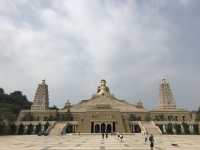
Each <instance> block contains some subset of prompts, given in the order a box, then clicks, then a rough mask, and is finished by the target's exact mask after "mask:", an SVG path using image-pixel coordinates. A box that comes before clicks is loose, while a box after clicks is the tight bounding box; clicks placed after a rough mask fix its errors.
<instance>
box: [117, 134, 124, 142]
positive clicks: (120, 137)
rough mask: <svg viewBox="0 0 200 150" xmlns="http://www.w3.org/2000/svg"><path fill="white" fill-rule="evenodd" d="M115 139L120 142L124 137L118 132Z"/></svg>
mask: <svg viewBox="0 0 200 150" xmlns="http://www.w3.org/2000/svg"><path fill="white" fill-rule="evenodd" d="M117 138H118V139H120V140H121V142H122V140H123V138H124V136H123V135H122V134H120V133H119V132H117Z"/></svg>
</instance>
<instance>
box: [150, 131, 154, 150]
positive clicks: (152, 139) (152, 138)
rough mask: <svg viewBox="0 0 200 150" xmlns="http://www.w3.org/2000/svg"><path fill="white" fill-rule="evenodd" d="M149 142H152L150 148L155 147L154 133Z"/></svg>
mask: <svg viewBox="0 0 200 150" xmlns="http://www.w3.org/2000/svg"><path fill="white" fill-rule="evenodd" d="M149 142H150V149H151V150H153V148H154V137H153V134H151V135H150V137H149Z"/></svg>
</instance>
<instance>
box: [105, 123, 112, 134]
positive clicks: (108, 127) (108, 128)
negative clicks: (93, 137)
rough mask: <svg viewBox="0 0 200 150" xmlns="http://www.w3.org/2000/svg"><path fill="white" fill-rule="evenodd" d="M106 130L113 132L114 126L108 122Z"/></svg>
mask: <svg viewBox="0 0 200 150" xmlns="http://www.w3.org/2000/svg"><path fill="white" fill-rule="evenodd" d="M106 132H107V133H111V132H112V126H111V124H107V129H106Z"/></svg>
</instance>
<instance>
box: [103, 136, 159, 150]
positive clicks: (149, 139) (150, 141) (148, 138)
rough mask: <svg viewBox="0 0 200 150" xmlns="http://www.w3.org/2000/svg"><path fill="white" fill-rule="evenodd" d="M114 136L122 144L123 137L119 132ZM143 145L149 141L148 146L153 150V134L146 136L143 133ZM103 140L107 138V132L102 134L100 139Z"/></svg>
mask: <svg viewBox="0 0 200 150" xmlns="http://www.w3.org/2000/svg"><path fill="white" fill-rule="evenodd" d="M111 135H113V133H111ZM115 135H116V136H117V138H118V139H119V140H120V141H121V142H122V141H123V138H124V137H123V135H122V134H121V133H120V132H117V133H116V134H115ZM144 137H145V138H144V143H145V144H147V143H148V141H149V145H150V149H151V150H153V148H154V142H155V140H154V136H153V134H150V135H149V134H148V132H145V133H144ZM104 138H106V139H107V138H108V133H107V132H105V133H102V139H104Z"/></svg>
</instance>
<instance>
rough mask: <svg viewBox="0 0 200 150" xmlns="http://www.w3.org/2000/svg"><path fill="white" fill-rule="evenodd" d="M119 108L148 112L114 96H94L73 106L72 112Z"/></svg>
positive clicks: (119, 109) (122, 110) (126, 110)
mask: <svg viewBox="0 0 200 150" xmlns="http://www.w3.org/2000/svg"><path fill="white" fill-rule="evenodd" d="M105 109H107V110H118V111H120V112H147V110H146V109H144V108H138V107H137V106H136V105H133V104H131V103H129V102H127V101H124V100H119V99H117V98H115V97H113V96H97V95H96V96H93V97H92V98H91V99H89V100H83V101H81V102H80V103H78V104H75V105H72V106H71V112H86V111H90V110H105Z"/></svg>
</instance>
